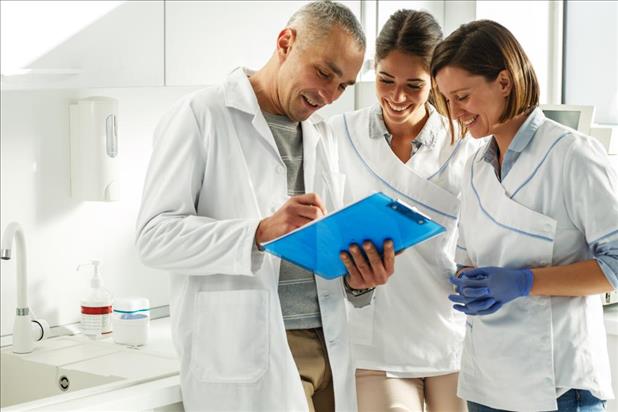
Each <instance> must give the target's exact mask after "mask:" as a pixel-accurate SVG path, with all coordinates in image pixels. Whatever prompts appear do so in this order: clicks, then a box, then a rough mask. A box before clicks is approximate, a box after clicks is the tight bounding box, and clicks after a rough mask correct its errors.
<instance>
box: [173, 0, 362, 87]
mask: <svg viewBox="0 0 618 412" xmlns="http://www.w3.org/2000/svg"><path fill="white" fill-rule="evenodd" d="M306 3H308V2H307V1H230V2H225V1H204V2H201V1H199V2H196V1H170V2H166V8H165V27H166V31H165V50H166V56H165V70H166V75H165V79H166V85H168V86H186V85H203V84H213V83H218V82H220V81H222V80H223V79H224V78H225V75H226V74H227V73H229V72H230V71H232V70H233V69H234V68H236V67H238V66H244V67H248V68H250V69H253V70H257V69H259V68H261V67H262V66H263V65H264V64H265V63H266V62H267V60H268V59H269V58H270V56H271V55H272V53H273V52H274V50H275V44H276V40H277V35H278V34H279V32H280V31H281V30H282V29H283V28H284V27H285V25H286V23H287V21H288V19H289V18H290V16H291V15H292V14H293V13H294V12H295V11H296V10H298V9H299V8H300V7H302V6H303V5H304V4H306ZM343 3H344V4H346V5H347V6H348V7H350V8H351V9H352V11H354V12H355V14H356V15H357V17H358V16H359V14H360V2H358V1H348V2H343Z"/></svg>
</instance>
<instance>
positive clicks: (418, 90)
mask: <svg viewBox="0 0 618 412" xmlns="http://www.w3.org/2000/svg"><path fill="white" fill-rule="evenodd" d="M430 91H431V78H430V75H429V71H428V70H427V69H426V68H425V66H424V64H423V60H422V59H421V58H420V57H417V56H414V55H411V54H406V53H403V52H401V51H399V50H393V51H391V52H390V53H388V54H387V55H386V57H384V58H383V59H382V60H380V61H379V62H378V63H377V65H376V95H377V98H378V102H379V103H380V106H381V107H382V115H383V117H384V122H385V123H386V125H387V126H388V127H389V129H390V128H392V127H393V126H395V125H401V124H404V123H410V124H411V125H415V124H417V123H418V122H420V121H421V120H422V119H423V118H424V117H425V115H426V113H427V111H426V108H425V103H426V102H427V99H428V98H429V92H430Z"/></svg>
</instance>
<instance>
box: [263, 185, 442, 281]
mask: <svg viewBox="0 0 618 412" xmlns="http://www.w3.org/2000/svg"><path fill="white" fill-rule="evenodd" d="M445 231H446V229H445V228H444V227H443V226H442V225H440V224H438V223H436V222H434V221H432V220H431V219H430V218H429V217H427V216H425V215H423V214H421V213H419V212H418V211H417V210H415V209H414V208H411V207H410V206H408V205H406V204H405V203H403V202H401V201H399V200H395V199H392V198H390V197H388V196H386V195H385V194H384V193H381V192H378V193H374V194H373V195H370V196H368V197H366V198H364V199H361V200H359V201H358V202H356V203H353V204H351V205H349V206H347V207H344V208H343V209H340V210H338V211H336V212H333V213H331V214H330V215H327V216H324V217H321V218H319V219H317V220H314V221H312V222H310V223H308V224H306V225H305V226H302V227H300V228H298V229H296V230H293V231H292V232H289V233H287V234H285V235H283V236H280V237H278V238H276V239H273V240H271V241H268V242H265V243H262V244H261V246H262V247H263V248H264V249H265V250H266V251H267V252H269V253H271V254H273V255H275V256H278V257H280V258H282V259H286V260H288V261H290V262H292V263H294V264H296V265H298V266H301V267H303V268H305V269H307V270H310V271H313V272H314V273H316V274H318V275H320V276H322V277H324V278H326V279H333V278H336V277H339V276H343V275H345V274H346V273H347V270H346V268H345V266H344V264H343V263H342V262H341V259H340V257H339V254H340V252H342V251H345V250H347V249H348V248H349V247H350V245H352V244H357V245H362V244H363V242H365V241H367V240H369V241H371V242H372V243H373V244H374V245H375V246H376V248H377V249H378V252H379V253H380V254H381V253H383V249H382V245H383V244H384V241H385V240H387V239H391V240H392V241H393V243H394V249H395V252H396V253H398V252H400V251H402V250H403V249H406V248H408V247H410V246H414V245H416V244H418V243H420V242H423V241H425V240H427V239H430V238H432V237H434V236H437V235H439V234H441V233H443V232H445Z"/></svg>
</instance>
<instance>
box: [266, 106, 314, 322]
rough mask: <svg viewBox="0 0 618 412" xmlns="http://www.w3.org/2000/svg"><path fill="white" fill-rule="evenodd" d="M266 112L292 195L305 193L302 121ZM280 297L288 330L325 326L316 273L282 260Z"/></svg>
mask: <svg viewBox="0 0 618 412" xmlns="http://www.w3.org/2000/svg"><path fill="white" fill-rule="evenodd" d="M263 114H264V118H265V119H266V123H267V124H268V126H269V127H270V131H271V132H272V134H273V137H274V138H275V143H276V144H277V148H278V149H279V155H280V156H281V159H282V160H283V163H285V167H286V169H287V178H288V196H296V195H300V194H304V193H305V180H304V176H303V134H302V129H301V126H300V123H299V122H293V121H291V120H290V119H289V118H287V117H286V116H277V115H274V114H270V113H266V112H263ZM279 300H280V301H281V310H282V312H283V322H284V323H285V328H286V329H287V330H292V329H309V328H318V327H321V326H322V320H321V318H320V304H319V302H318V295H317V289H316V285H315V277H314V275H313V273H312V272H310V271H308V270H305V269H303V268H301V267H299V266H296V265H295V264H293V263H290V262H288V261H286V260H281V269H280V271H279Z"/></svg>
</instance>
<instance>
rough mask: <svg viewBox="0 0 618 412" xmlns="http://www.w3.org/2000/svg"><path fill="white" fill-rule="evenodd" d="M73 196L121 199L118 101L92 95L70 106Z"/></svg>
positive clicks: (81, 198) (78, 197)
mask: <svg viewBox="0 0 618 412" xmlns="http://www.w3.org/2000/svg"><path fill="white" fill-rule="evenodd" d="M70 117H71V118H70V128H71V196H72V197H73V198H75V199H78V200H99V201H112V200H118V197H119V196H118V195H119V193H118V192H119V187H118V185H119V182H118V167H119V165H118V101H117V100H116V99H112V98H110V97H99V96H93V97H88V98H86V99H81V100H78V101H77V102H76V103H74V104H71V105H70Z"/></svg>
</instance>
